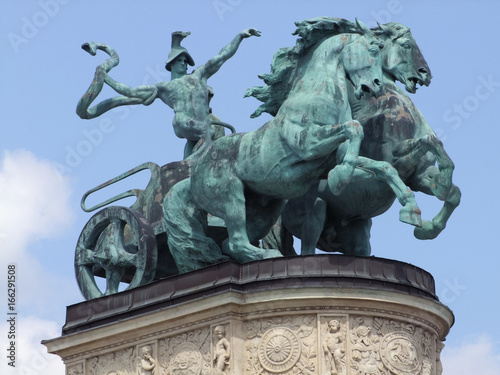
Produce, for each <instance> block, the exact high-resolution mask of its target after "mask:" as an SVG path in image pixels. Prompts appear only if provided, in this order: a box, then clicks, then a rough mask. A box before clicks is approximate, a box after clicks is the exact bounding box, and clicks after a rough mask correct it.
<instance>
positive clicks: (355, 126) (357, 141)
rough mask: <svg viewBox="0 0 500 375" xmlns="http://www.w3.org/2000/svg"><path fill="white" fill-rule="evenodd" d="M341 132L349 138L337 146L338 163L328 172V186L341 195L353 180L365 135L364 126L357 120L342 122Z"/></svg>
mask: <svg viewBox="0 0 500 375" xmlns="http://www.w3.org/2000/svg"><path fill="white" fill-rule="evenodd" d="M341 133H342V134H344V136H345V137H346V138H347V140H346V141H345V142H343V143H342V144H341V145H340V146H339V147H338V148H337V165H336V166H335V167H334V168H333V169H332V170H331V171H330V172H329V173H328V187H329V188H330V191H331V192H332V193H333V194H334V195H339V194H340V193H341V192H342V190H344V188H345V187H346V186H347V185H348V184H349V182H350V181H351V178H352V176H353V174H354V170H355V168H356V166H357V165H358V159H359V149H360V147H361V141H362V140H363V136H364V135H363V127H362V126H361V124H360V123H359V122H358V121H355V120H352V121H347V122H346V123H344V124H342V125H341Z"/></svg>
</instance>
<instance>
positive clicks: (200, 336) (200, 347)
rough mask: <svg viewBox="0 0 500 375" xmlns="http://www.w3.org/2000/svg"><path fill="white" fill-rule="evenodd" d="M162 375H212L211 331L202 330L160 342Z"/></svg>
mask: <svg viewBox="0 0 500 375" xmlns="http://www.w3.org/2000/svg"><path fill="white" fill-rule="evenodd" d="M158 345H159V364H160V366H161V368H162V373H161V375H210V372H211V369H212V366H211V356H210V330H209V329H208V328H206V329H200V330H197V331H193V332H189V333H184V334H181V335H177V336H174V337H170V338H165V339H162V340H159V342H158Z"/></svg>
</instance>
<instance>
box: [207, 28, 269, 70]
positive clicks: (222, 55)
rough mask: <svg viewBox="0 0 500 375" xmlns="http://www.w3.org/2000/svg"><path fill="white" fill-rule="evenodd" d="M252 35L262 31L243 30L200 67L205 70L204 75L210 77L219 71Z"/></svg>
mask: <svg viewBox="0 0 500 375" xmlns="http://www.w3.org/2000/svg"><path fill="white" fill-rule="evenodd" d="M251 36H260V31H259V30H257V29H253V28H250V29H246V30H243V31H242V32H240V33H239V34H238V35H236V37H235V38H234V39H233V40H232V41H231V42H230V43H229V44H228V45H227V46H225V47H224V48H222V49H221V51H220V52H219V54H218V55H217V56H215V57H213V58H211V59H210V60H208V62H207V63H206V64H205V65H204V66H203V67H201V68H200V69H202V71H203V72H202V75H203V76H204V77H205V78H209V77H211V76H212V75H214V74H215V73H217V71H218V70H219V69H220V67H221V66H222V64H224V63H225V62H226V61H227V60H229V59H230V58H231V57H233V56H234V54H235V53H236V51H237V50H238V47H239V46H240V44H241V41H242V40H243V39H245V38H249V37H251Z"/></svg>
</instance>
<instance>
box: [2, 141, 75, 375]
mask: <svg viewBox="0 0 500 375" xmlns="http://www.w3.org/2000/svg"><path fill="white" fill-rule="evenodd" d="M70 196H71V188H70V183H69V180H68V178H67V177H65V176H63V175H61V174H60V173H59V172H58V169H57V168H56V167H55V166H54V165H53V164H52V163H51V162H50V161H47V160H40V159H38V158H37V157H36V156H35V155H34V154H33V153H31V152H29V151H25V150H17V151H13V152H12V151H5V152H4V155H3V158H2V159H1V160H0V272H1V274H3V275H6V273H5V272H6V270H7V264H11V263H15V264H16V265H17V269H16V276H17V279H16V305H15V307H16V310H15V311H16V312H18V315H17V316H16V319H17V320H16V323H17V324H16V331H15V334H16V338H15V348H16V367H15V368H12V367H10V366H8V362H7V361H6V358H5V355H4V354H5V353H6V352H7V351H8V349H9V348H10V340H9V339H8V337H7V333H8V332H9V325H8V324H7V323H6V320H7V318H6V319H5V320H4V321H3V322H1V323H0V332H3V333H2V334H0V345H1V346H0V350H1V352H2V353H4V354H3V355H2V358H3V360H2V361H0V363H1V364H0V368H1V370H0V373H1V374H6V375H9V374H16V375H25V374H26V375H28V374H29V375H32V374H36V375H45V374H47V375H49V374H51V375H52V374H63V373H64V366H63V364H62V361H61V360H60V358H59V357H57V356H55V355H51V354H48V353H47V349H46V348H45V347H44V346H43V345H41V343H40V342H41V340H44V339H48V338H53V337H57V336H59V335H60V330H61V328H60V327H61V322H56V320H62V319H61V318H62V316H63V314H64V306H57V303H54V302H55V301H58V300H59V301H60V300H61V298H63V296H67V295H70V293H71V292H69V291H68V289H69V288H70V286H71V285H73V284H72V283H70V282H68V280H66V279H64V278H62V277H60V276H58V275H57V274H56V273H54V272H53V271H54V270H50V269H47V268H46V267H44V266H43V264H42V263H41V262H40V259H42V257H46V256H47V254H50V256H54V254H56V252H55V251H46V252H45V251H44V252H43V254H40V253H39V252H40V250H38V252H37V250H35V249H43V247H40V246H37V245H36V243H37V241H40V240H44V239H45V240H52V239H56V238H57V237H60V236H62V235H64V234H65V231H66V230H68V229H69V228H70V225H71V224H72V221H73V212H72V210H71V208H70V204H69V202H70V201H69V199H70ZM55 271H57V270H55ZM2 284H3V283H2ZM2 284H0V285H2ZM3 285H4V287H3V288H1V290H0V297H2V298H1V300H2V301H6V300H7V298H6V294H7V288H6V285H5V284H3ZM34 314H37V315H43V314H45V315H46V316H50V317H51V318H49V320H44V319H42V318H40V316H39V317H34V316H33V315H34ZM52 318H53V319H52Z"/></svg>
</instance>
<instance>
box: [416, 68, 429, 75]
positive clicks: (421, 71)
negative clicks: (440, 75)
mask: <svg viewBox="0 0 500 375" xmlns="http://www.w3.org/2000/svg"><path fill="white" fill-rule="evenodd" d="M418 72H419V73H422V74H427V73H428V72H427V69H425V68H420V69H419V70H418Z"/></svg>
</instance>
